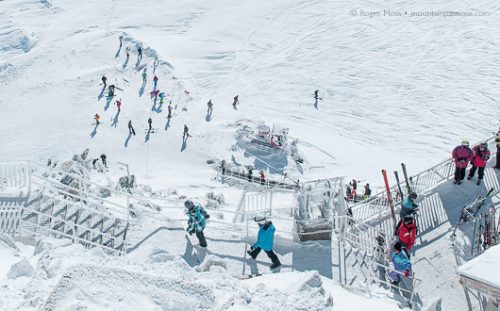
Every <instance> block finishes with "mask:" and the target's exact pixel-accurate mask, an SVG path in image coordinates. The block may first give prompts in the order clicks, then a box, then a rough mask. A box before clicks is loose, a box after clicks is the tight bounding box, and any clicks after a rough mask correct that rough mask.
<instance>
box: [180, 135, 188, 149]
mask: <svg viewBox="0 0 500 311" xmlns="http://www.w3.org/2000/svg"><path fill="white" fill-rule="evenodd" d="M186 148H187V136H184V137H182V146H181V152H182V151H184V150H186Z"/></svg>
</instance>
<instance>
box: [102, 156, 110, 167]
mask: <svg viewBox="0 0 500 311" xmlns="http://www.w3.org/2000/svg"><path fill="white" fill-rule="evenodd" d="M101 161H102V165H104V167H105V168H108V163H107V162H106V155H105V154H104V153H103V154H101Z"/></svg>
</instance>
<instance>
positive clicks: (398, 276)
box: [389, 242, 412, 285]
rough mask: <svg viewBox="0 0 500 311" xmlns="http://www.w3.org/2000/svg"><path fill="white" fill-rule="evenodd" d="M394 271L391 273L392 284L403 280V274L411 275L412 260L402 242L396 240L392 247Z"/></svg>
mask: <svg viewBox="0 0 500 311" xmlns="http://www.w3.org/2000/svg"><path fill="white" fill-rule="evenodd" d="M391 259H392V263H393V265H394V271H391V272H390V273H389V278H390V279H391V280H392V284H394V285H397V284H399V282H400V281H401V280H402V276H403V275H404V276H405V277H409V276H411V275H412V273H411V262H410V259H409V258H408V253H407V251H406V249H405V248H403V245H401V243H400V242H396V243H395V244H394V246H393V249H392V254H391Z"/></svg>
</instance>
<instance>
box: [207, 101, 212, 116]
mask: <svg viewBox="0 0 500 311" xmlns="http://www.w3.org/2000/svg"><path fill="white" fill-rule="evenodd" d="M207 107H208V109H207V114H212V110H213V107H214V104H212V100H211V99H210V100H209V101H208V103H207Z"/></svg>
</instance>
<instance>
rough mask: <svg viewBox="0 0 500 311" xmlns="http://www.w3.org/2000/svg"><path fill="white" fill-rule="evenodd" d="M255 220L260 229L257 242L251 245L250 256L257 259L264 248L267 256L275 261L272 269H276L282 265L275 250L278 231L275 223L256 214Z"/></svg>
mask: <svg viewBox="0 0 500 311" xmlns="http://www.w3.org/2000/svg"><path fill="white" fill-rule="evenodd" d="M254 221H255V222H256V223H257V224H258V225H259V227H260V229H259V233H258V235H257V242H255V243H254V244H253V245H252V246H251V247H250V250H249V251H248V252H247V253H248V255H250V257H252V258H253V259H256V258H257V256H258V255H259V253H260V251H261V250H264V252H266V254H267V257H269V259H271V261H272V263H273V264H272V265H271V269H276V268H278V267H279V266H281V262H280V260H279V259H278V256H277V255H276V254H275V253H274V252H273V240H274V231H276V229H275V228H274V225H273V223H272V222H271V221H268V220H267V219H266V217H262V216H255V217H254Z"/></svg>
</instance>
